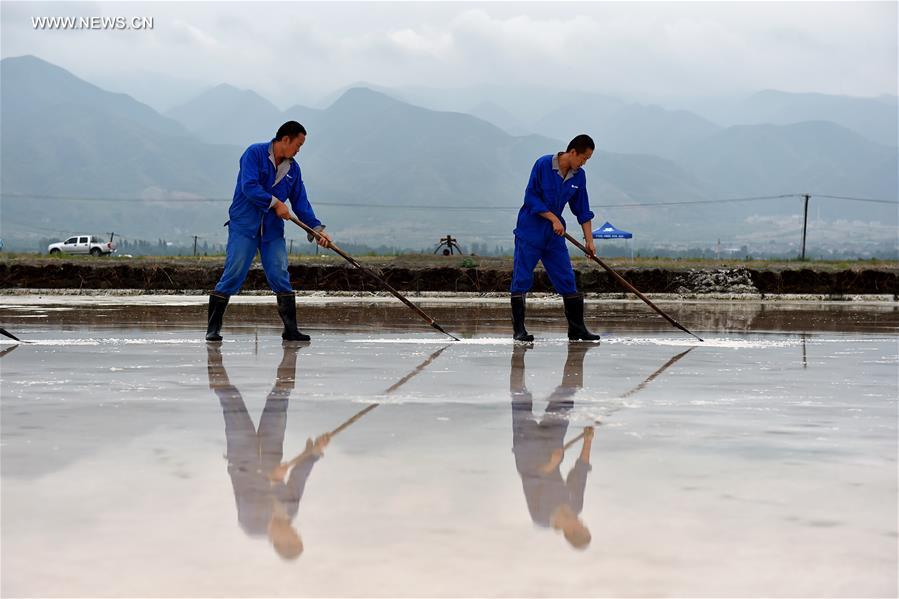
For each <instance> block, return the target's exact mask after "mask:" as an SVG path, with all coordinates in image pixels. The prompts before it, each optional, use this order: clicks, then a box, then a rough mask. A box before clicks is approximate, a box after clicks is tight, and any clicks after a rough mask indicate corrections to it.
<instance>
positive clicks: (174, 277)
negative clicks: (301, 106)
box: [0, 259, 899, 295]
mask: <svg viewBox="0 0 899 599" xmlns="http://www.w3.org/2000/svg"><path fill="white" fill-rule="evenodd" d="M372 266H373V268H375V269H377V270H378V272H380V273H381V274H382V275H383V276H384V278H385V279H387V281H388V282H390V284H391V285H393V286H394V287H396V288H397V289H399V290H401V291H410V292H412V291H461V292H482V293H486V292H504V291H507V290H508V289H509V283H510V281H511V278H512V273H511V269H510V267H509V266H510V265H509V264H506V263H497V262H494V263H492V264H491V263H485V264H481V265H479V266H478V267H472V268H464V267H459V266H433V265H426V264H402V263H397V264H378V265H372ZM221 272H222V263H221V261H208V260H207V261H203V260H198V261H196V262H191V261H187V260H185V261H171V262H152V261H134V262H129V263H124V262H121V261H115V260H108V259H105V260H71V261H68V260H49V259H47V260H27V261H23V260H10V261H2V262H0V289H72V290H77V289H137V290H144V291H163V290H175V291H187V290H209V289H212V288H213V287H214V286H215V284H216V282H217V281H218V278H219V276H220V275H221ZM619 272H621V274H622V275H623V276H624V277H625V278H626V279H627V280H628V281H629V282H630V283H631V284H633V285H634V286H635V287H637V288H638V289H640V290H641V291H643V292H646V293H755V294H779V293H799V294H824V295H856V294H892V295H897V294H899V280H897V279H899V275H897V270H896V269H895V268H890V267H885V268H869V269H863V268H853V269H848V268H847V269H844V270H838V269H833V268H797V269H794V268H777V269H771V270H762V269H756V268H746V267H734V268H692V269H684V268H648V267H626V266H625V267H621V268H620V270H619ZM575 274H576V276H577V282H578V288H579V289H581V290H583V291H586V292H596V293H617V292H621V291H622V289H621V287H620V286H619V285H618V283H617V282H616V281H615V280H614V279H613V277H612V276H611V275H609V274H608V273H607V272H605V271H603V270H601V269H599V268H597V267H595V266H592V265H589V264H577V265H576V268H575ZM290 278H291V281H293V283H294V287H295V288H296V289H298V290H303V291H376V290H379V287H378V285H377V283H376V282H374V281H373V280H372V279H370V278H368V277H367V276H365V275H364V274H363V273H362V272H361V271H359V270H357V269H355V268H353V267H351V266H348V265H344V264H339V263H338V264H321V263H318V264H316V263H299V264H296V263H294V264H291V265H290ZM244 289H246V290H265V289H268V283H267V282H266V279H265V274H264V273H263V271H262V269H261V268H259V267H258V266H256V267H254V268H252V269H251V270H250V273H249V275H248V277H247V281H246V283H245V285H244ZM533 291H536V292H539V291H552V286H551V284H550V282H549V278H548V277H547V276H546V272H545V271H543V270H542V269H538V270H537V271H536V272H535V273H534V288H533Z"/></svg>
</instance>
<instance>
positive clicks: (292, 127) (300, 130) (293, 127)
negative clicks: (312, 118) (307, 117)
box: [275, 121, 306, 139]
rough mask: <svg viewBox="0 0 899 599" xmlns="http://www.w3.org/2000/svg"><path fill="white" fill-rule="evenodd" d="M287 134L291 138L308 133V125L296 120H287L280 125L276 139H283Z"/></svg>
mask: <svg viewBox="0 0 899 599" xmlns="http://www.w3.org/2000/svg"><path fill="white" fill-rule="evenodd" d="M285 135H286V136H287V137H289V138H290V139H293V138H294V137H296V136H297V135H306V127H304V126H302V125H301V124H299V123H298V122H296V121H287V122H286V123H284V124H283V125H281V126H280V127H278V132H277V133H275V139H281V138H283V137H284V136H285Z"/></svg>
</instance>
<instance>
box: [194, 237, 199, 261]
mask: <svg viewBox="0 0 899 599" xmlns="http://www.w3.org/2000/svg"><path fill="white" fill-rule="evenodd" d="M197 237H199V235H194V256H196V255H197Z"/></svg>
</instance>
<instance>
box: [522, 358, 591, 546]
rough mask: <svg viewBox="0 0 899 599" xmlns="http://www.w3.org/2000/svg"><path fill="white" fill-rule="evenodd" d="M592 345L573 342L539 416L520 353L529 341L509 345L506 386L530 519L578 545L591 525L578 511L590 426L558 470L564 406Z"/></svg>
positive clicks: (564, 426) (565, 423)
mask: <svg viewBox="0 0 899 599" xmlns="http://www.w3.org/2000/svg"><path fill="white" fill-rule="evenodd" d="M591 347H595V346H593V345H587V344H579V343H571V344H569V346H568V358H567V360H566V361H565V369H564V371H563V373H562V381H561V382H560V383H559V386H558V387H556V389H555V391H553V393H552V394H551V395H550V396H549V405H548V406H547V407H546V410H545V411H544V414H543V418H542V419H541V420H539V421H538V420H537V418H536V417H535V416H534V413H533V398H532V397H531V393H530V392H529V391H528V390H527V387H526V386H525V382H524V374H525V371H524V354H525V352H526V351H527V350H528V349H529V346H527V345H518V344H517V345H516V346H515V348H514V349H513V351H512V370H511V372H510V375H509V391H510V392H511V394H512V434H513V436H512V452H513V453H514V454H515V466H516V468H517V469H518V474H519V475H521V486H522V490H523V491H524V496H525V500H526V501H527V505H528V511H529V512H530V514H531V519H532V520H533V521H534V523H535V524H537V525H538V526H544V527H548V528H552V529H553V530H557V531H561V532H562V534H563V535H564V536H565V539H567V540H568V542H569V543H570V544H571V545H572V546H573V547H575V548H577V549H584V548H586V547H587V545H589V544H590V538H591V537H590V531H589V530H587V527H586V526H584V523H583V522H581V520H580V518H579V517H578V515H579V514H580V513H581V510H582V509H583V507H584V488H585V487H586V485H587V475H588V474H589V472H590V448H591V445H592V442H593V427H591V426H588V427H586V428H585V429H584V440H583V445H582V446H581V452H580V455H579V456H578V458H577V460H576V461H575V463H574V466H573V467H572V468H571V471H570V472H569V473H568V478H567V479H564V480H563V479H562V473H561V470H560V467H561V464H562V458H563V457H564V453H565V450H564V444H565V433H566V432H567V430H568V412H569V411H570V410H571V408H572V407H574V400H573V397H574V394H575V393H576V392H577V390H578V389H580V388H581V387H583V384H584V356H585V355H586V353H587V351H588V350H589V349H590V348H591Z"/></svg>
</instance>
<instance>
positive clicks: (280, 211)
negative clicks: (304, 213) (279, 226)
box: [272, 202, 290, 220]
mask: <svg viewBox="0 0 899 599" xmlns="http://www.w3.org/2000/svg"><path fill="white" fill-rule="evenodd" d="M272 210H274V211H275V214H277V215H278V217H279V218H283V219H284V220H290V208H288V207H287V204H285V203H284V202H275V205H274V206H272Z"/></svg>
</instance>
